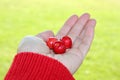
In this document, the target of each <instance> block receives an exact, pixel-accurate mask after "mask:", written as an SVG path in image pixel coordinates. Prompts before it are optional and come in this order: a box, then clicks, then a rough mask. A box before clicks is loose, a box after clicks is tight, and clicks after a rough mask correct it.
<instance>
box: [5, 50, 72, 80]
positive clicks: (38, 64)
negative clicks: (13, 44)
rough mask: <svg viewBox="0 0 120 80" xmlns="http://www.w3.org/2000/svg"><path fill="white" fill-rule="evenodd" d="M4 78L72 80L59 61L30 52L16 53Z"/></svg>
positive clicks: (13, 79)
mask: <svg viewBox="0 0 120 80" xmlns="http://www.w3.org/2000/svg"><path fill="white" fill-rule="evenodd" d="M4 80H74V78H73V76H72V75H71V74H70V72H69V71H68V70H67V68H66V67H65V66H64V65H63V64H61V63H60V62H59V61H57V60H55V59H52V58H50V57H47V56H44V55H41V54H36V53H32V52H24V53H20V54H17V55H16V56H15V58H14V60H13V63H12V65H11V67H10V69H9V71H8V73H7V75H6V77H5V79H4Z"/></svg>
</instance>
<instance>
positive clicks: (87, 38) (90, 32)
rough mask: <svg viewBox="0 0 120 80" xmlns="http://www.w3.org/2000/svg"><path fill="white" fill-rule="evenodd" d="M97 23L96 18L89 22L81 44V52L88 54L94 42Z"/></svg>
mask: <svg viewBox="0 0 120 80" xmlns="http://www.w3.org/2000/svg"><path fill="white" fill-rule="evenodd" d="M95 25H96V21H95V20H94V19H92V20H90V22H89V23H88V24H87V29H86V31H85V34H84V37H83V39H82V43H81V44H80V45H79V50H80V51H81V54H82V55H84V56H85V55H86V54H87V52H88V50H89V48H90V45H91V43H92V40H93V37H94V28H95Z"/></svg>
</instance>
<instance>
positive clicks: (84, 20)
mask: <svg viewBox="0 0 120 80" xmlns="http://www.w3.org/2000/svg"><path fill="white" fill-rule="evenodd" d="M89 17H90V15H89V14H87V13H85V14H83V15H82V16H81V17H80V18H79V20H78V21H77V23H76V24H75V25H74V27H72V29H71V30H70V32H69V33H68V36H70V37H71V38H72V41H73V42H74V41H75V39H76V36H78V35H79V33H80V32H81V30H82V29H83V27H84V26H85V24H86V23H87V21H88V20H89Z"/></svg>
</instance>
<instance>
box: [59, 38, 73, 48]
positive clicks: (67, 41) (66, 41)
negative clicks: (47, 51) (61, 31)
mask: <svg viewBox="0 0 120 80" xmlns="http://www.w3.org/2000/svg"><path fill="white" fill-rule="evenodd" d="M61 41H63V42H64V45H65V46H66V48H67V49H68V48H71V47H72V40H71V38H70V37H69V36H64V37H63V38H62V39H61Z"/></svg>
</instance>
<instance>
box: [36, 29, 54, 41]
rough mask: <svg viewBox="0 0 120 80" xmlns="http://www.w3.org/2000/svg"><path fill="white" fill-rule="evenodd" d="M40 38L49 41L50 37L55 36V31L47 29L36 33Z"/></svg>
mask: <svg viewBox="0 0 120 80" xmlns="http://www.w3.org/2000/svg"><path fill="white" fill-rule="evenodd" d="M36 36H37V37H39V38H42V39H43V40H44V41H47V40H48V38H49V37H54V33H53V32H52V31H45V32H42V33H39V34H37V35H36Z"/></svg>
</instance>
